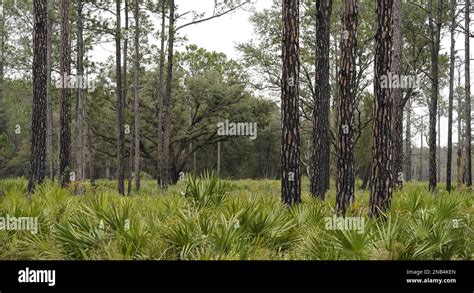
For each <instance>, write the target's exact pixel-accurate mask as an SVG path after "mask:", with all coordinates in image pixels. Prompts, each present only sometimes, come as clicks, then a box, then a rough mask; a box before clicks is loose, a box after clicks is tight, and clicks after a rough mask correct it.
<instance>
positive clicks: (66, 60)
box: [59, 0, 71, 187]
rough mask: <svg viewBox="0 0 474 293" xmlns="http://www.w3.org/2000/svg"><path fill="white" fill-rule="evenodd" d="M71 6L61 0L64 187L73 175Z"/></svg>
mask: <svg viewBox="0 0 474 293" xmlns="http://www.w3.org/2000/svg"><path fill="white" fill-rule="evenodd" d="M69 6H70V3H69V0H61V66H60V67H61V68H60V73H61V94H60V105H61V110H60V136H59V183H60V185H61V186H62V187H67V186H69V183H70V176H71V174H70V172H71V166H70V159H71V128H70V125H69V122H70V117H69V116H70V95H71V89H70V87H69V84H68V81H69V78H70V74H71V50H70V40H69Z"/></svg>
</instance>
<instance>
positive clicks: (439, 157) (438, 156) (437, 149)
mask: <svg viewBox="0 0 474 293" xmlns="http://www.w3.org/2000/svg"><path fill="white" fill-rule="evenodd" d="M437 122H438V143H437V144H436V162H437V164H436V166H437V171H436V175H437V176H438V177H437V178H438V179H437V182H441V111H440V110H439V109H438V121H437Z"/></svg>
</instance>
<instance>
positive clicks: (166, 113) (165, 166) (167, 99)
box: [160, 0, 174, 189]
mask: <svg viewBox="0 0 474 293" xmlns="http://www.w3.org/2000/svg"><path fill="white" fill-rule="evenodd" d="M169 6H170V7H169V9H170V11H169V28H168V30H169V32H168V64H167V65H168V68H167V72H166V92H165V95H164V97H163V108H162V123H161V128H162V137H161V147H162V149H161V155H162V156H161V160H160V163H161V165H160V180H161V184H160V185H161V188H162V189H167V188H168V185H169V184H170V183H171V178H170V138H171V137H170V136H171V99H172V86H173V56H174V0H169Z"/></svg>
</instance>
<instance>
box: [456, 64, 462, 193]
mask: <svg viewBox="0 0 474 293" xmlns="http://www.w3.org/2000/svg"><path fill="white" fill-rule="evenodd" d="M460 86H461V69H460V67H458V88H459V87H460ZM457 107H458V109H457V110H458V111H457V116H458V144H457V147H456V188H457V189H458V190H459V189H461V187H462V182H463V178H462V177H463V176H462V148H463V135H462V121H463V111H462V110H463V108H462V96H461V95H460V94H458V95H457Z"/></svg>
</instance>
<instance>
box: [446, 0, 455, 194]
mask: <svg viewBox="0 0 474 293" xmlns="http://www.w3.org/2000/svg"><path fill="white" fill-rule="evenodd" d="M455 30H456V0H451V46H450V58H449V59H450V60H449V101H448V150H447V152H448V154H447V159H446V190H447V191H448V192H451V166H452V159H453V101H454V62H455V58H456V52H455V45H456V40H455V38H454V34H455Z"/></svg>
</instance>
